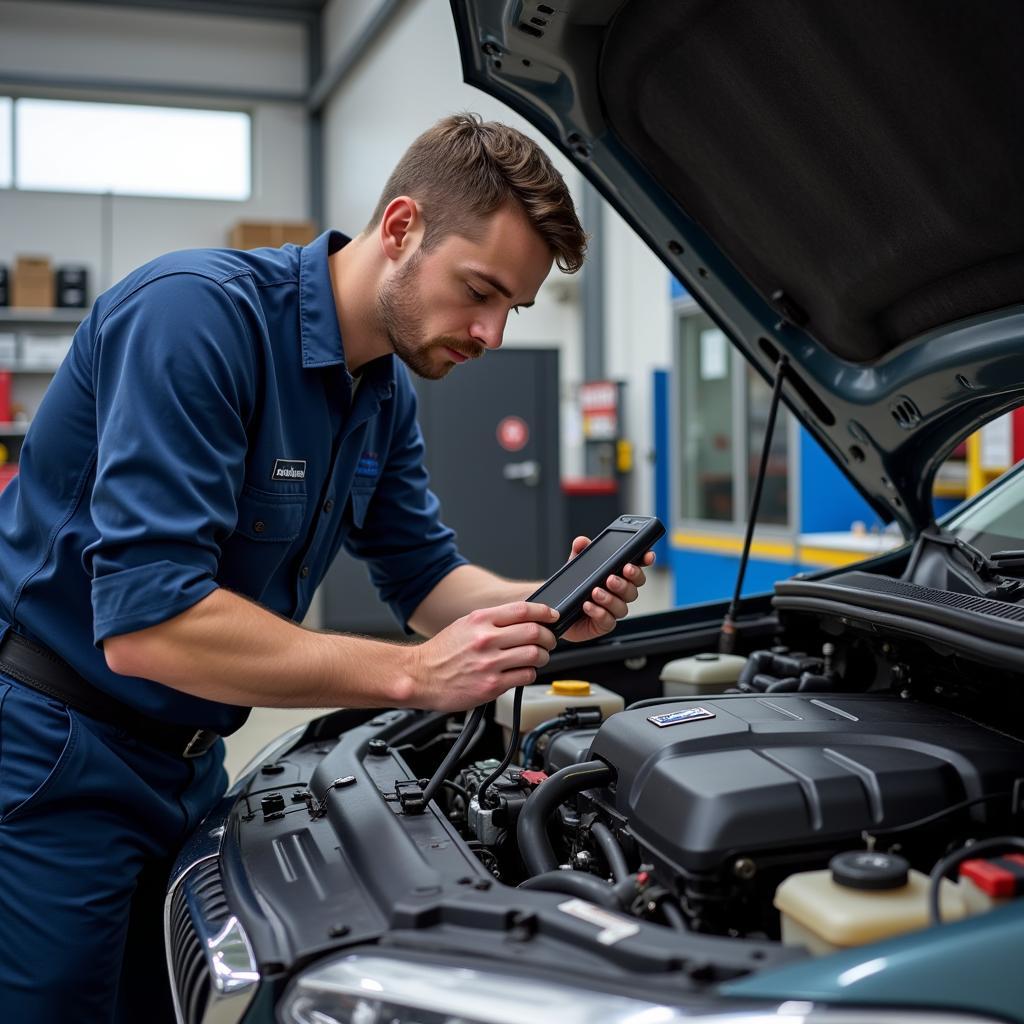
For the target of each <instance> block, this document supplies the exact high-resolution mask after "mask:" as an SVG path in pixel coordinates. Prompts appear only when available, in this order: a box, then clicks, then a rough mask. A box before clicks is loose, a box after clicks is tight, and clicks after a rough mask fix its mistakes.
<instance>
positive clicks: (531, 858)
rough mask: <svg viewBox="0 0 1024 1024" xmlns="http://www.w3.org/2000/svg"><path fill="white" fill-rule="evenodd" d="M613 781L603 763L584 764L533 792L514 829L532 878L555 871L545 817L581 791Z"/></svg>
mask: <svg viewBox="0 0 1024 1024" xmlns="http://www.w3.org/2000/svg"><path fill="white" fill-rule="evenodd" d="M613 778H614V775H613V773H612V770H611V768H609V767H608V765H606V764H605V763H604V761H583V762H582V763H580V764H571V765H569V766H568V767H566V768H563V769H562V770H561V771H558V772H555V774H554V775H552V776H551V777H550V778H548V779H546V780H545V781H544V782H542V783H541V785H540V786H538V787H537V789H536V790H534V792H533V795H532V796H531V797H530V799H529V800H527V801H526V803H525V804H524V805H523V809H522V811H521V812H520V814H519V823H518V825H517V826H516V838H517V839H518V841H519V852H520V854H521V855H522V858H523V863H524V864H525V865H526V870H527V871H528V872H529V873H530V874H531V875H540V874H543V873H544V872H545V871H554V870H555V868H557V867H558V860H557V858H556V857H555V851H554V850H552V849H551V843H550V842H549V841H548V832H547V823H548V818H550V817H551V815H552V814H554V812H555V811H556V810H557V809H558V806H559V805H560V804H561V803H562V802H563V801H564V800H567V799H568V798H569V797H570V796H573V795H575V794H576V793H579V792H581V791H582V790H584V789H591V788H593V787H594V786H606V785H607V784H608V783H609V782H611V781H612V779H613Z"/></svg>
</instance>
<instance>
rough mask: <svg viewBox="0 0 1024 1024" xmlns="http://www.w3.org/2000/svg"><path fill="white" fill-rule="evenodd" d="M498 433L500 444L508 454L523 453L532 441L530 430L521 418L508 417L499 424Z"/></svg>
mask: <svg viewBox="0 0 1024 1024" xmlns="http://www.w3.org/2000/svg"><path fill="white" fill-rule="evenodd" d="M496 433H497V436H498V444H500V445H501V447H502V448H504V449H505V451H507V452H519V451H522V450H523V449H524V448H525V447H526V443H527V442H528V441H529V440H530V428H529V427H528V426H527V425H526V420H524V419H522V418H520V417H519V416H506V417H505V418H504V419H503V420H502V421H501V422H500V423H499V424H498V429H497V431H496Z"/></svg>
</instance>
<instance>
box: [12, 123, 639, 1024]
mask: <svg viewBox="0 0 1024 1024" xmlns="http://www.w3.org/2000/svg"><path fill="white" fill-rule="evenodd" d="M584 248H585V235H584V233H583V231H582V229H581V227H580V224H579V221H578V220H577V217H576V213H575V210H574V208H573V204H572V200H571V198H570V196H569V193H568V190H567V189H566V187H565V183H564V182H563V180H562V178H561V176H560V175H559V174H558V172H557V171H556V170H555V169H554V168H553V167H552V165H551V163H550V161H549V160H548V159H547V157H546V156H545V155H544V154H543V153H542V152H541V150H540V149H539V148H538V147H537V146H536V145H535V144H534V143H533V142H531V141H530V140H529V139H527V138H526V137H525V136H523V135H522V134H520V133H519V132H517V131H515V130H514V129H511V128H509V127H506V126H504V125H501V124H497V123H492V122H481V121H480V119H479V118H478V117H477V116H476V115H469V114H466V115H457V116H453V117H449V118H446V119H444V120H442V121H441V122H439V123H438V124H437V125H435V126H434V127H433V128H431V129H429V130H428V131H427V132H425V133H424V134H423V135H422V136H420V137H419V138H418V139H417V140H416V141H415V142H414V143H413V145H412V146H411V147H410V148H409V150H408V151H407V152H406V153H405V155H404V156H403V157H402V159H401V161H400V163H399V165H398V166H397V168H396V169H395V171H394V172H393V173H392V175H391V177H390V178H389V180H388V183H387V185H386V186H385V189H384V191H383V194H382V196H381V199H380V202H379V204H378V206H377V209H376V211H375V212H374V215H373V218H372V220H371V222H370V224H369V225H368V226H367V227H366V228H365V229H364V230H363V232H362V233H361V234H359V235H358V236H357V237H356V238H354V239H352V240H349V239H347V238H345V237H344V236H343V235H341V234H339V233H338V232H336V231H328V232H326V233H325V234H323V235H321V236H320V237H319V238H318V239H316V241H314V242H312V243H311V244H310V245H307V246H305V247H303V248H299V247H295V246H285V247H283V248H281V249H276V250H271V249H262V250H256V251H254V252H234V251H228V250H193V251H186V252H179V253H173V254H171V255H168V256H164V257H161V258H159V259H157V260H154V261H153V262H151V263H149V264H147V265H146V266H144V267H142V268H141V269H139V270H137V271H135V272H134V273H132V274H130V275H129V276H128V277H127V278H125V279H124V280H123V281H121V282H120V283H119V284H117V285H115V286H114V287H113V288H112V289H111V290H110V291H108V292H106V293H105V294H103V295H102V296H100V298H99V299H98V300H97V301H96V303H95V305H94V307H93V309H92V310H91V312H90V315H89V316H88V317H87V319H86V320H85V321H84V322H83V324H82V325H81V327H80V328H79V330H78V332H77V333H76V335H75V340H74V344H73V346H72V348H71V351H70V354H69V356H68V358H67V359H66V360H65V362H64V364H63V365H62V366H61V368H60V370H59V371H58V373H57V374H56V376H55V378H54V380H53V383H52V385H51V387H50V389H49V390H48V392H47V394H46V396H45V398H44V400H43V402H42V404H41V406H40V409H39V412H38V414H37V416H36V418H35V419H34V421H33V424H32V427H31V429H30V430H29V432H28V435H27V437H26V439H25V443H24V447H23V449H22V454H21V471H20V475H19V476H18V477H17V478H16V480H15V482H13V483H12V484H10V485H9V486H8V487H7V489H6V490H5V491H4V493H3V495H2V497H0V565H2V566H3V573H2V577H0V1019H2V1020H4V1021H11V1022H14V1021H32V1022H33V1024H46V1022H51V1021H53V1022H56V1021H61V1022H63V1021H66V1020H75V1021H82V1022H86V1021H88V1022H93V1021H96V1022H99V1021H104V1022H105V1021H109V1020H124V1021H132V1022H137V1021H140V1020H146V1021H148V1022H157V1021H161V1020H172V1019H173V1011H172V1009H171V1000H170V994H169V989H168V986H167V981H166V967H165V961H164V953H163V939H162V902H163V896H164V893H165V887H166V883H167V879H168V872H169V867H170V864H171V863H172V861H173V858H174V856H175V855H176V853H177V851H178V850H179V848H180V847H181V845H182V843H183V842H184V840H185V839H186V838H187V837H188V835H189V834H190V833H191V832H192V831H193V830H194V829H195V827H196V825H197V824H198V823H199V821H200V820H201V818H202V817H203V816H204V814H206V813H207V812H208V811H209V810H210V808H211V807H212V806H213V805H214V803H215V802H216V801H217V800H218V799H219V798H220V796H221V795H222V794H223V792H224V789H225V785H226V776H225V772H224V768H223V741H222V739H221V737H222V736H225V735H227V734H228V733H231V732H233V731H234V730H236V729H237V728H238V727H239V726H240V725H241V724H242V723H243V722H244V720H245V718H246V715H247V713H248V709H249V708H251V707H253V706H263V707H336V706H348V707H376V706H396V707H417V708H427V709H437V710H451V711H456V710H459V709H465V708H469V707H472V706H474V705H477V704H479V703H481V702H484V701H488V700H491V699H493V698H494V697H496V696H497V695H498V694H500V693H502V692H503V691H505V690H506V689H508V688H510V687H513V686H521V685H524V684H527V683H530V682H532V681H533V680H534V678H535V675H536V670H537V669H538V668H539V667H541V666H543V665H544V664H545V663H546V662H547V660H548V652H549V651H550V650H551V648H552V647H553V646H554V643H555V639H554V636H553V634H552V633H551V632H550V631H549V630H548V629H546V628H545V627H546V626H548V625H550V624H551V622H552V620H553V618H554V615H555V613H554V612H552V611H551V609H549V608H547V607H546V606H544V605H539V604H530V603H527V602H526V601H525V600H524V598H525V597H526V595H528V594H529V593H530V592H531V591H532V590H533V589H535V587H536V586H537V585H538V584H537V583H535V582H523V581H518V582H517V581H510V580H506V579H502V578H499V577H498V576H495V575H493V574H491V573H489V572H487V571H485V570H484V569H482V568H479V567H477V566H473V565H470V564H468V563H467V562H466V560H465V559H464V558H462V557H461V556H460V555H459V553H458V550H457V548H456V545H455V541H454V535H453V533H452V531H451V530H449V529H447V528H446V527H445V526H444V525H442V523H441V521H440V519H439V506H438V501H437V499H436V498H435V497H434V495H433V494H432V493H431V491H430V490H429V489H428V481H427V474H426V471H425V470H424V467H423V441H422V437H421V434H420V431H419V428H418V427H417V424H416V418H415V417H416V406H415V400H414V394H413V391H412V388H411V386H410V383H409V378H408V375H407V372H406V367H408V368H409V369H411V370H412V371H413V372H414V373H416V374H419V375H420V376H423V377H427V378H441V377H443V376H444V375H445V374H446V373H448V372H449V371H450V370H451V369H452V368H453V367H454V366H456V365H457V364H459V363H462V362H464V361H465V360H467V359H473V358H477V357H479V356H482V355H483V354H484V353H485V352H486V351H487V350H489V349H497V348H498V347H499V346H500V345H501V342H502V335H503V332H504V329H505V325H506V320H507V318H508V316H509V314H510V313H512V312H518V311H519V310H520V309H522V308H524V307H527V306H530V305H532V303H533V301H534V298H535V296H536V294H537V291H538V289H539V288H540V286H541V284H542V282H543V281H544V279H545V277H546V276H547V274H548V272H549V270H550V269H551V265H552V261H553V260H557V261H558V264H559V266H560V267H561V268H562V269H563V270H566V271H569V272H575V271H576V270H578V269H579V267H580V266H581V264H582V261H583V253H584ZM396 357H397V358H396ZM403 364H404V365H403ZM466 470H467V472H472V467H470V466H467V467H466ZM585 543H586V538H582V537H578V538H576V540H575V541H574V542H573V545H572V552H571V553H572V554H573V555H575V554H576V553H577V552H578V551H579V550H580V549H581V548H582V546H583V545H584V544H585ZM341 546H344V547H345V548H346V549H347V550H348V551H349V552H351V553H352V554H354V555H356V556H357V557H359V558H362V559H365V560H366V561H367V562H368V563H369V566H370V569H371V575H372V577H373V580H374V583H375V584H376V586H377V588H378V589H379V591H380V593H381V596H382V598H383V599H384V600H385V601H387V602H388V603H389V604H390V606H391V608H392V609H393V611H394V613H395V615H396V616H397V617H398V619H399V620H400V621H401V622H402V623H405V624H407V628H411V630H414V631H415V632H417V633H419V634H421V635H422V636H423V637H427V638H429V639H426V640H425V641H424V642H423V643H421V644H393V643H385V642H379V641H375V640H370V639H365V638H360V637H355V636H347V635H342V634H333V633H326V632H316V631H313V630H309V629H305V628H303V627H302V626H300V625H297V623H298V622H299V621H301V620H302V618H303V616H304V615H305V613H306V611H307V608H308V607H309V603H310V600H311V598H312V596H313V592H314V590H315V588H316V586H317V584H318V583H319V582H320V580H321V579H322V578H323V576H324V574H325V572H326V571H327V568H328V566H329V565H330V563H331V560H332V558H333V556H334V555H335V553H336V552H337V551H338V549H339V547H341ZM652 558H653V556H652V555H650V554H649V555H648V556H647V557H646V559H645V564H650V561H651V560H652ZM643 582H644V573H643V569H642V567H641V566H629V567H627V569H626V570H625V571H624V572H623V575H622V577H612V578H610V579H609V581H608V583H607V587H604V588H598V589H596V590H595V591H594V592H593V595H592V601H590V602H588V603H587V605H586V607H585V613H586V615H585V617H584V618H583V619H582V620H581V622H580V623H577V624H576V625H575V626H574V627H573V628H572V630H571V631H570V632H569V633H567V634H566V636H567V639H570V640H584V639H588V638H591V637H594V636H598V635H601V634H603V633H606V632H608V631H609V630H611V629H612V628H613V627H614V625H615V621H616V619H618V618H620V617H622V616H623V615H625V614H626V611H627V605H628V604H629V602H631V601H632V600H634V599H635V598H636V596H637V588H638V587H639V586H641V585H642V584H643Z"/></svg>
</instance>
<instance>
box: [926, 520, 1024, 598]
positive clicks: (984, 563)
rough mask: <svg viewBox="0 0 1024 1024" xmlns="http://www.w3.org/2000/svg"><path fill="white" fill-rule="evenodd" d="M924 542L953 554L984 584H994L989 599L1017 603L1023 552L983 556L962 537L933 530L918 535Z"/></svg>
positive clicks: (1023, 587)
mask: <svg viewBox="0 0 1024 1024" xmlns="http://www.w3.org/2000/svg"><path fill="white" fill-rule="evenodd" d="M921 536H922V537H924V538H925V539H927V540H930V541H933V542H934V543H936V544H942V545H944V546H945V547H948V548H952V549H953V550H954V551H956V552H957V553H958V554H959V555H960V556H961V558H963V559H964V561H966V562H967V565H968V567H969V568H970V569H971V571H972V572H973V573H974V574H975V576H977V577H978V578H979V579H980V580H981V581H982V582H983V583H989V582H991V583H994V584H995V588H994V590H993V592H992V594H991V595H990V596H992V597H995V598H997V599H1000V600H1006V599H1011V600H1016V599H1017V598H1018V597H1019V596H1020V595H1021V594H1022V593H1024V550H1021V551H995V552H993V553H992V554H991V555H986V554H985V552H984V551H982V550H981V549H980V548H976V547H975V546H974V545H973V544H970V543H968V542H967V541H965V540H964V539H963V538H961V537H954V536H953V535H952V534H948V533H943V532H941V530H936V531H935V532H934V533H932V532H930V531H929V532H927V533H923V534H922V535H921Z"/></svg>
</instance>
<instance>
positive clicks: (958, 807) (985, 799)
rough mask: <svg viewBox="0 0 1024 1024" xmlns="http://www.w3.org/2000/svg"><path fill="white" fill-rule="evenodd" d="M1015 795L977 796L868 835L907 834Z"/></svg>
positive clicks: (1008, 792) (879, 829)
mask: <svg viewBox="0 0 1024 1024" xmlns="http://www.w3.org/2000/svg"><path fill="white" fill-rule="evenodd" d="M1012 796H1013V793H1012V792H1011V791H1010V790H1004V791H1003V792H1002V793H989V794H988V795H987V796H976V797H974V799H973V800H961V801H960V803H958V804H953V805H952V806H950V807H944V808H943V809H942V810H941V811H936V812H935V813H934V814H929V815H927V816H926V817H924V818H918V819H917V820H916V821H908V822H906V823H905V824H903V825H892V826H890V827H889V828H877V829H876V828H872V829H865V831H866V832H867V834H868V835H870V836H874V837H875V838H878V837H879V836H889V835H894V834H897V833H899V832H906V831H907V829H909V828H920V827H921V826H922V825H931V824H932V823H933V822H935V821H941V820H942V819H943V818H946V817H948V816H949V815H950V814H955V813H956V812H957V811H962V810H964V808H965V807H973V806H974V805H975V804H985V803H990V802H991V801H993V800H1005V799H1006V798H1007V797H1012Z"/></svg>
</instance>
